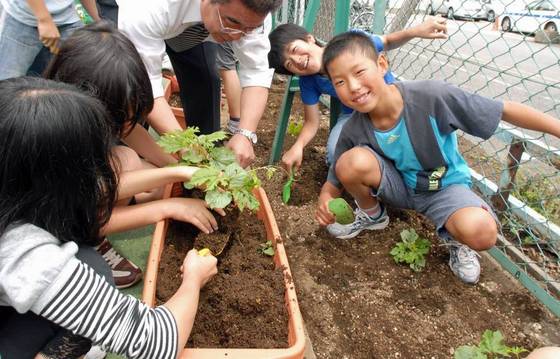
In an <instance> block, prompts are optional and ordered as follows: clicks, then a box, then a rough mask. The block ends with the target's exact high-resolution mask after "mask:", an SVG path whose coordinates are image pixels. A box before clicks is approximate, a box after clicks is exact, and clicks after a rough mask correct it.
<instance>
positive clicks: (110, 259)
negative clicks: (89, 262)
mask: <svg viewBox="0 0 560 359" xmlns="http://www.w3.org/2000/svg"><path fill="white" fill-rule="evenodd" d="M103 258H105V260H106V261H107V263H109V266H110V267H111V268H113V267H115V266H116V265H117V264H119V263H120V262H121V261H122V260H123V257H122V256H121V255H120V254H118V253H117V251H115V248H111V249H109V250H108V251H107V252H105V253H104V254H103Z"/></svg>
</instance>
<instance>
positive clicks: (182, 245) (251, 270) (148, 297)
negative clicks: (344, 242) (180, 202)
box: [144, 188, 304, 358]
mask: <svg viewBox="0 0 560 359" xmlns="http://www.w3.org/2000/svg"><path fill="white" fill-rule="evenodd" d="M166 193H167V194H170V193H171V188H167V189H166ZM255 194H256V195H257V198H258V199H259V202H260V205H261V206H260V209H259V212H258V213H257V216H258V218H259V219H260V220H257V218H256V217H255V215H254V214H252V213H250V212H249V211H245V212H243V213H242V214H240V215H239V217H237V216H235V215H232V216H227V217H225V222H224V223H222V224H221V227H220V234H221V235H231V238H230V241H229V244H228V246H227V247H226V249H225V250H224V251H223V252H222V253H221V254H220V256H219V262H218V275H216V276H215V277H214V278H213V279H212V280H211V281H210V282H209V283H208V284H207V285H206V286H205V287H204V289H203V290H202V291H201V296H200V302H199V309H198V312H197V316H196V320H195V324H194V327H193V330H192V332H191V336H190V338H189V341H188V343H187V347H188V348H189V349H187V350H185V351H184V353H183V357H184V358H216V357H228V358H301V357H302V356H303V348H304V337H303V325H302V322H301V315H300V313H299V308H298V304H297V299H296V296H295V289H294V285H293V282H292V277H291V273H290V269H289V265H288V262H287V257H286V253H285V251H284V247H283V245H282V240H281V237H280V233H279V231H278V228H277V226H276V222H275V220H274V216H273V214H272V210H271V208H270V205H269V204H268V200H267V198H266V194H265V193H264V191H263V190H262V189H257V190H256V191H255ZM217 217H219V216H217ZM167 233H168V234H167ZM166 234H167V235H166ZM197 234H198V231H197V230H196V229H195V228H194V227H192V226H190V225H187V224H182V223H181V224H180V223H174V222H171V223H169V224H168V223H167V222H166V221H163V222H160V223H158V225H157V226H156V230H155V234H154V240H153V242H152V248H151V251H150V258H149V260H148V270H147V272H146V284H145V287H144V300H145V301H146V302H147V303H148V304H149V305H154V304H162V303H164V302H165V301H166V300H167V299H169V298H170V297H171V296H172V295H173V293H174V292H175V291H176V290H177V288H178V287H179V285H180V282H181V277H180V272H179V267H180V266H181V264H182V261H183V258H184V257H185V254H186V252H188V250H190V249H191V248H193V242H196V243H197V244H199V243H200V242H199V240H197V239H196V236H197ZM164 238H166V239H165V245H162V244H163V241H164ZM268 240H269V241H272V243H273V245H274V248H275V255H274V257H269V256H266V255H264V254H262V253H259V252H258V251H257V249H258V248H260V244H261V243H264V242H266V241H268ZM158 268H159V269H158ZM156 288H157V291H156ZM202 348H207V349H202ZM218 348H224V349H218ZM231 348H248V349H231Z"/></svg>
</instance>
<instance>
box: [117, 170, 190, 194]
mask: <svg viewBox="0 0 560 359" xmlns="http://www.w3.org/2000/svg"><path fill="white" fill-rule="evenodd" d="M197 170H198V167H192V166H172V167H163V168H149V169H144V170H137V171H129V172H123V173H121V174H120V175H119V187H118V199H123V198H130V197H132V196H134V195H135V194H138V193H142V192H146V191H150V190H152V189H154V188H158V187H161V186H165V185H166V184H169V183H175V182H185V181H188V180H190V179H191V177H192V175H193V174H194V173H195V172H196V171H197Z"/></svg>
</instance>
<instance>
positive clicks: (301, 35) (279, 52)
mask: <svg viewBox="0 0 560 359" xmlns="http://www.w3.org/2000/svg"><path fill="white" fill-rule="evenodd" d="M309 35H310V33H309V32H308V31H307V30H306V29H305V28H303V27H301V26H299V25H296V24H290V23H288V24H282V25H279V26H277V27H276V28H275V29H274V30H273V31H272V32H271V33H270V34H268V40H269V41H270V52H269V53H268V66H269V67H271V68H273V69H274V70H275V71H276V72H277V73H279V74H283V75H293V72H291V71H290V70H288V69H287V68H286V67H285V66H284V63H285V62H286V57H285V56H284V52H285V51H286V48H287V46H288V45H289V44H290V43H292V42H294V41H296V40H303V41H307V39H308V37H309Z"/></svg>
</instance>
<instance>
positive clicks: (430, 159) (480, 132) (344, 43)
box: [316, 32, 560, 284]
mask: <svg viewBox="0 0 560 359" xmlns="http://www.w3.org/2000/svg"><path fill="white" fill-rule="evenodd" d="M323 68H324V69H325V72H326V73H327V75H328V76H329V78H330V80H331V82H332V83H333V86H334V88H335V90H336V93H337V95H338V98H339V99H340V100H341V101H342V103H344V104H345V105H346V106H348V107H350V108H352V109H353V110H354V111H355V112H354V113H353V115H352V117H351V118H350V120H348V122H347V123H346V125H345V126H344V127H343V129H342V132H341V134H340V138H339V141H338V143H337V145H336V150H335V154H334V162H333V164H332V165H331V167H330V169H329V175H328V178H327V182H326V183H325V184H324V185H323V187H322V189H321V193H320V195H319V204H318V208H317V212H316V218H317V220H318V221H319V223H320V224H321V225H325V226H327V230H328V231H329V233H330V234H332V235H334V236H335V237H337V238H352V237H355V236H356V235H358V234H359V233H360V232H361V231H362V230H366V229H367V230H374V229H382V228H385V227H386V226H387V225H388V223H389V217H388V216H387V214H386V211H385V208H384V207H383V205H382V204H381V203H383V204H387V205H389V206H391V207H395V208H405V209H413V210H415V211H417V212H419V213H422V214H423V215H425V216H426V217H428V218H429V219H430V220H432V221H433V222H434V224H435V226H436V229H437V231H438V235H439V236H440V237H441V238H442V239H444V240H445V241H446V242H447V244H448V246H449V249H450V260H449V265H450V267H451V270H452V271H453V273H454V274H455V275H456V276H457V277H459V278H460V279H461V280H463V281H464V282H466V283H470V284H474V283H476V282H477V281H478V279H479V276H480V264H479V262H478V258H477V256H478V254H477V253H476V252H475V251H481V250H486V249H489V248H491V247H492V246H494V244H495V243H496V237H497V231H498V224H497V222H496V217H495V215H494V214H493V212H492V210H491V209H490V208H489V206H488V205H487V204H486V203H485V202H484V201H483V200H482V199H481V198H480V197H478V196H477V195H476V194H475V193H474V192H472V191H471V189H470V186H471V177H470V172H469V167H468V165H467V163H466V162H465V160H464V159H463V157H462V156H461V154H460V152H459V149H458V146H457V137H456V134H455V131H456V130H458V129H460V130H462V131H464V132H466V133H468V134H471V135H473V136H477V137H480V138H483V139H488V138H489V137H490V136H492V134H493V133H494V131H495V130H496V128H497V127H498V124H499V122H500V120H504V121H507V122H509V123H511V124H513V125H515V126H519V127H523V128H527V129H531V130H535V131H540V132H545V133H550V134H552V135H554V136H556V137H559V136H560V122H559V121H558V120H557V119H555V118H553V117H551V116H549V115H546V114H544V113H541V112H539V111H537V110H535V109H533V108H531V107H528V106H526V105H522V104H519V103H515V102H511V101H503V102H502V101H497V100H492V99H489V98H485V97H482V96H479V95H476V94H472V93H468V92H466V91H463V90H461V89H459V88H457V87H455V86H453V85H450V84H446V83H444V82H442V81H429V80H428V81H406V82H395V83H394V84H391V85H388V84H386V83H385V81H384V80H383V76H384V75H385V73H386V72H387V71H388V64H387V60H386V58H385V56H384V55H383V54H379V55H378V54H377V53H376V50H375V47H374V46H373V45H372V44H371V41H370V39H369V37H368V36H364V35H363V34H359V33H351V32H349V33H344V34H341V35H338V36H336V37H335V38H333V39H332V40H331V41H330V42H329V44H328V45H327V47H326V48H325V52H324V54H323ZM342 188H344V189H345V190H346V191H348V192H349V193H350V194H351V195H352V197H354V199H355V201H356V204H357V205H358V208H357V209H356V212H355V213H356V219H355V221H354V222H353V223H351V224H349V225H340V224H338V223H335V222H334V217H333V215H332V213H330V211H329V210H328V202H329V201H330V200H331V199H332V198H336V197H339V196H340V194H341V192H342ZM380 202H381V203H380Z"/></svg>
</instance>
